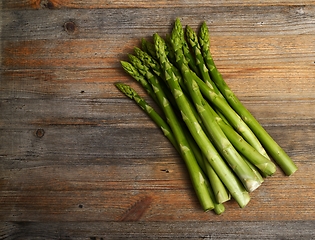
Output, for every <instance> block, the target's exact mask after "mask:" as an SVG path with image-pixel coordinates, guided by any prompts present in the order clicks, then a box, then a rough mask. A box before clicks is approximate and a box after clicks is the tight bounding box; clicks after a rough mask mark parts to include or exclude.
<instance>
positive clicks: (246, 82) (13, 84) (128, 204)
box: [0, 0, 315, 240]
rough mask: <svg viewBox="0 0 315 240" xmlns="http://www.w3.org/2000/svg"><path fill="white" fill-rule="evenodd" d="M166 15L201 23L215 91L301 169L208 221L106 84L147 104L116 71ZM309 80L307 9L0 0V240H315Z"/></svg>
mask: <svg viewBox="0 0 315 240" xmlns="http://www.w3.org/2000/svg"><path fill="white" fill-rule="evenodd" d="M176 17H180V19H181V20H182V23H183V24H184V25H186V24H189V25H190V26H191V27H192V28H193V29H195V30H197V28H198V27H199V26H200V24H201V23H202V22H203V21H206V22H207V24H208V26H209V29H210V32H211V44H212V45H211V51H212V53H213V56H214V59H215V61H216V63H217V66H218V68H219V69H220V71H221V73H222V75H223V76H224V78H225V80H226V81H227V82H228V84H229V86H230V87H231V88H232V89H233V90H234V91H235V94H236V95H237V96H238V97H239V98H240V100H241V101H242V102H243V103H244V105H246V106H247V107H248V109H249V110H250V111H251V112H252V113H253V115H254V116H255V117H256V118H257V119H258V120H259V121H260V123H261V124H262V125H263V126H264V127H265V128H266V130H267V131H268V132H269V133H270V135H272V136H273V137H274V139H275V140H276V141H277V142H278V143H279V144H280V145H281V146H282V147H283V148H284V149H285V151H286V152H287V153H288V154H289V155H290V156H291V157H292V159H293V160H294V161H295V162H296V164H297V166H298V167H299V170H298V171H297V172H296V173H295V174H294V175H292V176H290V177H287V176H284V174H283V173H282V172H281V170H280V169H278V171H277V172H276V174H275V175H274V176H272V177H271V178H268V179H266V180H265V182H264V183H263V185H262V186H261V187H260V188H259V189H257V190H256V191H254V192H253V193H251V202H250V203H249V205H248V206H246V207H245V208H244V209H240V208H239V207H238V206H237V204H236V202H235V201H230V202H228V203H226V204H225V206H226V212H225V213H223V214H222V215H220V216H217V215H215V214H214V213H213V212H207V213H204V212H203V211H202V209H201V208H200V206H199V204H198V201H197V199H196V196H195V194H194V192H193V190H192V187H191V184H190V180H189V179H188V174H187V172H186V167H185V165H184V163H183V161H182V160H181V158H180V157H179V156H178V154H177V153H176V151H175V150H174V149H173V148H172V146H171V145H170V143H169V142H168V141H167V140H166V139H165V138H164V136H163V135H162V133H161V131H160V130H159V129H158V128H157V127H156V126H155V125H154V124H153V123H152V121H151V120H150V119H149V118H148V117H147V116H146V115H145V114H144V113H143V112H142V111H141V109H140V108H138V107H137V106H136V105H135V104H134V103H133V102H132V101H131V100H129V99H127V98H126V97H125V96H123V95H122V94H121V93H120V92H119V91H118V90H117V89H116V88H115V86H114V83H115V82H118V81H121V82H125V83H128V84H131V85H132V86H134V87H135V88H136V89H137V90H138V91H139V92H140V93H141V94H143V95H144V94H145V93H144V91H143V90H141V88H140V87H139V86H138V85H137V84H135V82H134V81H133V80H132V79H131V78H130V77H129V76H127V75H126V74H125V72H124V71H123V70H122V68H121V67H120V63H119V60H126V59H127V54H128V53H132V50H133V47H134V46H140V39H141V38H146V39H150V38H151V36H152V34H153V33H155V32H157V33H159V34H161V35H165V34H166V33H169V32H170V30H171V27H172V23H173V22H174V20H175V19H176ZM314 77H315V4H314V1H311V0H307V1H303V2H302V1H296V0H287V1H271V0H264V1H258V2H256V1H253V0H246V1H241V0H229V1H219V0H214V1H206V0H200V1H192V0H191V1H161V0H160V1H138V2H137V1H131V0H126V1H105V0H100V1H98V0H97V1H96V0H92V1H79V0H74V1H66V0H65V1H57V0H23V1H18V0H3V1H2V5H1V80H0V101H1V102H0V114H1V115H0V131H1V132H0V166H1V169H0V170H1V173H0V190H1V192H0V221H1V227H0V238H1V239H91V240H93V239H95V240H100V239H127V238H130V239H184V238H191V239H314V238H315V230H314V227H315V210H314V209H315V184H314V180H315V177H314V171H315V162H314V155H315V97H314V92H315V78H314ZM144 96H146V95H144ZM146 99H148V98H147V96H146ZM149 102H150V103H152V101H151V100H149Z"/></svg>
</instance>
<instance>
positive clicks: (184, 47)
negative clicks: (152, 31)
mask: <svg viewBox="0 0 315 240" xmlns="http://www.w3.org/2000/svg"><path fill="white" fill-rule="evenodd" d="M174 29H176V31H177V32H178V33H179V37H180V40H181V42H182V43H183V45H182V50H183V52H184V55H185V58H186V60H187V62H188V65H189V67H190V68H191V69H192V70H193V71H194V72H195V73H196V74H197V75H199V69H198V67H197V65H196V61H195V57H194V56H193V55H192V54H191V52H190V49H189V46H188V43H187V41H186V39H185V32H184V29H183V27H182V24H181V22H180V19H179V18H177V19H176V20H175V24H174Z"/></svg>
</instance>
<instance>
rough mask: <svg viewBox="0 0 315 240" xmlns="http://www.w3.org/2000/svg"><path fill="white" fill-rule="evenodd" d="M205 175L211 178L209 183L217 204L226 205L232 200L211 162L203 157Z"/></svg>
mask: <svg viewBox="0 0 315 240" xmlns="http://www.w3.org/2000/svg"><path fill="white" fill-rule="evenodd" d="M203 159H204V167H205V173H206V174H207V176H208V178H209V182H210V185H211V188H212V191H213V193H214V197H215V200H216V202H218V203H224V202H226V201H228V200H230V199H231V194H230V193H229V192H228V191H227V189H226V187H225V186H224V184H223V183H222V181H221V179H220V178H219V176H218V174H217V173H216V172H215V171H214V169H213V168H212V166H211V164H210V163H209V161H208V160H207V159H206V158H205V157H204V156H203Z"/></svg>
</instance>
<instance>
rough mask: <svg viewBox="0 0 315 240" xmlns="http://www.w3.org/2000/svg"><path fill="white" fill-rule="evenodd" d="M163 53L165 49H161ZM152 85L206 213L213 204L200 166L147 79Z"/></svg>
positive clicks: (157, 90) (165, 102)
mask: <svg viewBox="0 0 315 240" xmlns="http://www.w3.org/2000/svg"><path fill="white" fill-rule="evenodd" d="M163 50H164V51H165V48H164V49H163ZM148 80H149V81H150V84H151V85H152V87H153V89H154V92H155V94H156V97H157V99H158V101H159V102H160V106H161V107H162V110H163V112H164V114H165V116H166V119H167V123H168V124H169V126H170V128H171V129H172V132H173V134H174V136H175V139H176V141H177V143H178V145H179V149H180V153H181V155H182V157H183V159H184V161H185V163H186V166H187V169H188V172H189V174H190V178H191V181H192V184H193V187H194V189H195V191H196V194H197V197H198V199H199V201H200V204H201V206H202V208H203V209H204V211H208V210H211V209H213V208H214V203H213V201H212V199H211V196H210V193H209V189H208V186H207V179H206V176H205V175H204V173H203V172H202V170H201V168H200V166H199V165H198V163H197V160H196V158H195V155H194V153H193V151H192V149H191V146H190V145H189V143H188V141H187V138H186V136H185V134H184V132H183V131H182V129H181V124H180V121H179V120H178V118H177V116H176V114H175V113H174V110H173V109H172V107H171V105H170V102H169V100H168V99H167V97H166V95H165V93H164V92H163V89H162V87H161V85H160V83H159V81H158V80H157V78H155V77H150V78H148Z"/></svg>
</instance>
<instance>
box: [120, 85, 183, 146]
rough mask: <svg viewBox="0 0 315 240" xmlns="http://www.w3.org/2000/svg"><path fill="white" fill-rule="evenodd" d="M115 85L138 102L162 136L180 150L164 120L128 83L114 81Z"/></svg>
mask: <svg viewBox="0 0 315 240" xmlns="http://www.w3.org/2000/svg"><path fill="white" fill-rule="evenodd" d="M115 86H116V87H117V88H118V89H119V90H120V91H121V92H122V93H124V94H125V95H126V96H127V97H129V98H130V99H132V100H134V101H135V102H136V103H137V104H138V106H139V107H140V108H141V109H142V110H143V111H144V112H145V113H146V114H147V115H148V116H149V117H150V118H151V119H152V120H153V121H154V122H155V124H156V125H157V126H159V127H160V128H161V130H162V132H163V134H164V136H165V137H166V138H167V139H168V140H169V141H170V142H171V144H172V145H173V146H174V148H175V149H176V150H177V151H178V152H180V151H179V146H178V144H177V142H176V139H175V138H174V135H173V133H172V130H171V129H170V127H169V125H168V124H167V123H166V122H165V121H164V119H163V118H162V117H161V116H160V115H159V114H158V113H157V112H156V111H155V110H154V109H153V108H152V107H151V106H150V105H149V104H148V103H147V102H146V101H145V100H144V99H143V98H142V97H140V96H139V94H138V93H137V92H136V91H135V90H134V89H133V88H131V87H130V86H129V85H127V84H124V83H116V84H115Z"/></svg>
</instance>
